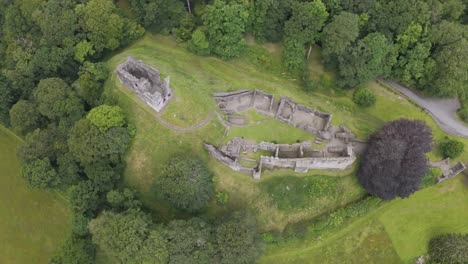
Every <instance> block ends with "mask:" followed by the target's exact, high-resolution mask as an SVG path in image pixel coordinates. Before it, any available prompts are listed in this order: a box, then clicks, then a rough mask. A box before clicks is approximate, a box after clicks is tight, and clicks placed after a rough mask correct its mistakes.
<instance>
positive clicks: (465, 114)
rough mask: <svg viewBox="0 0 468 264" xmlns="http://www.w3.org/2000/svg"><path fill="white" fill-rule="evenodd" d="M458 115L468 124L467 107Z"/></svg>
mask: <svg viewBox="0 0 468 264" xmlns="http://www.w3.org/2000/svg"><path fill="white" fill-rule="evenodd" d="M458 115H459V116H460V118H461V119H462V120H463V121H465V122H467V123H468V107H467V106H464V107H463V108H461V109H460V110H459V111H458Z"/></svg>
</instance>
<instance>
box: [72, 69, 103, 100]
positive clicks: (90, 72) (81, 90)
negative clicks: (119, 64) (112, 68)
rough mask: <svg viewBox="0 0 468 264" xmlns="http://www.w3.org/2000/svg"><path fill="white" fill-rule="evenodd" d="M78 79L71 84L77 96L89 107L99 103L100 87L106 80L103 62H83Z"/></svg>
mask: <svg viewBox="0 0 468 264" xmlns="http://www.w3.org/2000/svg"><path fill="white" fill-rule="evenodd" d="M78 75H79V78H78V80H77V81H76V82H75V83H74V84H73V86H74V88H75V89H76V91H77V92H78V94H79V95H80V96H81V98H83V99H84V100H85V101H86V103H88V105H90V106H96V105H98V103H99V102H100V98H101V94H102V86H103V83H104V81H105V80H106V79H107V76H108V70H107V66H106V64H105V63H104V62H98V63H92V62H88V61H87V62H85V63H84V64H83V65H82V66H81V67H80V71H79V72H78Z"/></svg>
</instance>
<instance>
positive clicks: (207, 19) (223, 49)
mask: <svg viewBox="0 0 468 264" xmlns="http://www.w3.org/2000/svg"><path fill="white" fill-rule="evenodd" d="M248 18H249V12H248V10H247V9H246V7H245V6H244V5H243V4H241V3H237V2H235V1H232V2H229V3H226V2H224V1H222V0H215V1H214V3H213V4H211V5H208V6H206V8H205V11H204V13H203V16H202V19H203V25H204V26H205V27H206V37H207V40H208V42H209V43H210V47H211V51H212V53H213V54H215V55H218V56H220V57H222V58H223V59H231V58H235V57H239V56H240V54H241V52H242V51H243V50H244V48H245V41H244V37H243V34H244V32H245V29H246V26H247V23H248Z"/></svg>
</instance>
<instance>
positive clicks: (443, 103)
mask: <svg viewBox="0 0 468 264" xmlns="http://www.w3.org/2000/svg"><path fill="white" fill-rule="evenodd" d="M379 81H381V82H383V83H384V84H386V85H387V86H389V87H391V88H393V89H394V90H396V91H398V92H400V93H401V94H403V95H405V96H406V97H408V98H409V99H411V100H412V101H414V102H415V103H417V104H418V105H419V106H420V107H422V108H423V109H425V110H426V111H427V112H428V113H429V114H430V115H431V116H432V118H433V119H434V120H435V121H436V123H437V125H439V127H440V128H441V129H442V130H443V131H445V132H446V133H448V134H451V135H455V136H459V137H464V138H468V127H467V126H465V125H464V124H463V123H462V122H461V121H459V120H457V119H456V117H455V116H456V112H457V110H458V109H459V108H460V102H459V101H458V99H457V98H451V99H435V98H424V97H420V96H419V95H417V94H416V93H414V92H413V91H411V90H410V89H408V88H406V87H403V86H401V85H399V84H398V83H395V82H392V81H389V80H385V79H379Z"/></svg>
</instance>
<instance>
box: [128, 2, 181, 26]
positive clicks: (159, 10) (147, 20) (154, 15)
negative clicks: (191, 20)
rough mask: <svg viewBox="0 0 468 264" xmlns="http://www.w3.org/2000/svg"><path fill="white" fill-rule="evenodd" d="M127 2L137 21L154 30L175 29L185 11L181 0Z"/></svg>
mask: <svg viewBox="0 0 468 264" xmlns="http://www.w3.org/2000/svg"><path fill="white" fill-rule="evenodd" d="M128 2H129V3H130V6H131V9H132V11H133V12H134V13H135V14H136V17H137V19H138V22H139V23H141V24H142V25H144V27H145V28H148V29H151V30H152V31H155V32H160V31H163V30H169V31H172V30H173V29H176V28H177V27H179V24H181V23H182V22H181V20H183V18H184V16H185V15H186V13H187V12H186V10H185V7H184V4H183V2H182V1H174V0H151V1H147V0H130V1H128Z"/></svg>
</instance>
